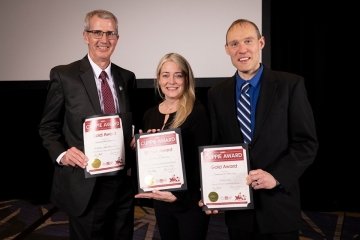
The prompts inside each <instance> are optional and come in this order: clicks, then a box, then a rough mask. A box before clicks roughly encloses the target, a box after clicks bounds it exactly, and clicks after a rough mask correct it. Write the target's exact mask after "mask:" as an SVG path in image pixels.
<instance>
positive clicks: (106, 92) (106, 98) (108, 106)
mask: <svg viewBox="0 0 360 240" xmlns="http://www.w3.org/2000/svg"><path fill="white" fill-rule="evenodd" d="M99 78H100V79H101V94H102V99H103V103H104V113H105V114H108V113H115V112H116V111H115V104H114V97H113V95H112V92H111V89H110V86H109V84H108V81H107V74H106V72H105V71H102V72H101V73H100V76H99Z"/></svg>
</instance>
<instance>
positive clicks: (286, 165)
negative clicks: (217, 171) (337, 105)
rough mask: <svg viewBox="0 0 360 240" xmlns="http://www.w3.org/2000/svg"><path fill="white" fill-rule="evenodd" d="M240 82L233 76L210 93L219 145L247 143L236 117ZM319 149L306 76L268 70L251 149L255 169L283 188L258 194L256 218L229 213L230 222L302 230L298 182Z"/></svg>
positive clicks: (263, 79)
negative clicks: (237, 89)
mask: <svg viewBox="0 0 360 240" xmlns="http://www.w3.org/2000/svg"><path fill="white" fill-rule="evenodd" d="M235 83H236V79H235V76H233V77H232V78H229V79H226V80H225V81H223V82H221V83H219V84H217V85H216V86H214V87H213V88H212V89H210V90H209V92H208V103H209V112H210V116H211V124H212V132H213V143H214V144H233V143H242V142H243V136H242V133H241V131H240V126H239V123H238V121H237V118H236V104H235V103H236V100H235V98H236V93H235ZM317 148H318V143H317V137H316V130H315V123H314V118H313V113H312V109H311V106H310V104H309V102H308V99H307V94H306V90H305V86H304V80H303V78H302V77H300V76H297V75H294V74H290V73H285V72H278V71H272V70H270V69H268V68H265V67H264V71H263V74H262V76H261V89H260V95H259V99H258V104H257V109H256V120H255V130H254V135H253V141H252V143H251V145H250V146H249V157H250V165H251V166H250V168H251V169H259V168H260V169H263V170H265V171H268V172H269V173H270V174H272V175H273V176H274V177H275V179H277V180H278V181H279V182H280V183H281V187H276V188H274V189H272V190H257V191H254V204H255V212H254V213H255V215H253V213H252V212H250V213H249V211H228V212H226V221H227V224H228V225H233V226H238V227H241V226H243V227H244V228H245V229H247V230H248V228H249V227H252V226H249V224H250V222H251V219H256V221H255V222H256V224H257V227H258V229H259V231H260V232H284V231H292V230H297V229H299V226H300V219H301V218H300V210H301V206H300V195H299V185H298V180H299V178H300V176H301V175H302V174H303V172H304V171H305V169H306V168H307V167H308V166H309V165H310V164H311V163H312V162H313V161H314V159H315V156H316V152H317ZM254 217H255V218H254Z"/></svg>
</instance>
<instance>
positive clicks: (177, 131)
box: [135, 128, 187, 193]
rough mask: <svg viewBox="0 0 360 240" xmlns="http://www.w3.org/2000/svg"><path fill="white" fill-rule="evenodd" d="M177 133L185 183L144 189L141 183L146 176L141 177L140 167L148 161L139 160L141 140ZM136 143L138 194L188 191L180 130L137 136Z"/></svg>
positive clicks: (167, 130)
mask: <svg viewBox="0 0 360 240" xmlns="http://www.w3.org/2000/svg"><path fill="white" fill-rule="evenodd" d="M171 132H173V133H175V134H176V135H177V136H178V140H179V143H178V144H177V146H178V147H179V152H180V156H179V160H180V161H181V171H182V176H181V177H182V179H183V183H182V184H180V185H178V186H174V185H169V186H165V185H162V186H158V187H157V186H156V185H155V186H153V187H152V186H150V187H148V188H144V187H143V188H142V187H141V186H140V185H141V181H140V179H142V178H144V177H145V176H140V165H141V162H142V161H146V159H139V151H142V150H140V144H139V139H140V138H142V137H144V136H147V135H149V136H151V135H153V136H155V134H157V135H162V134H166V133H171ZM135 141H136V164H137V168H136V169H137V180H138V192H139V193H143V192H151V191H152V190H167V191H169V190H171V191H180V190H186V189H187V181H186V172H185V165H184V155H183V145H182V138H181V129H180V128H174V129H166V130H162V131H159V132H156V133H141V134H135Z"/></svg>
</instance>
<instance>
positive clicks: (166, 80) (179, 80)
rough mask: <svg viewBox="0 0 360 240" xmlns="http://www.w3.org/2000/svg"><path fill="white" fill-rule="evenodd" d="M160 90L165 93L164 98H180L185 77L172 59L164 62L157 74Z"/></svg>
mask: <svg viewBox="0 0 360 240" xmlns="http://www.w3.org/2000/svg"><path fill="white" fill-rule="evenodd" d="M158 81H159V86H160V89H161V92H162V93H163V94H164V95H165V99H168V100H170V99H171V100H176V99H180V98H181V96H182V95H183V93H184V84H185V77H184V74H183V72H182V70H181V68H180V67H179V65H177V64H176V63H174V62H172V61H167V62H165V63H164V64H163V65H162V67H161V71H160V75H159V76H158Z"/></svg>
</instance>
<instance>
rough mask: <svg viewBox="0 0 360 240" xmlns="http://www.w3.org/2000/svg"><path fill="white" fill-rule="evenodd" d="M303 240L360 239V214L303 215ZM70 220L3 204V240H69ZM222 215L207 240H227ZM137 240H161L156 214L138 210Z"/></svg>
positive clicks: (42, 209) (50, 211) (46, 208)
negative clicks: (68, 225) (68, 224)
mask: <svg viewBox="0 0 360 240" xmlns="http://www.w3.org/2000/svg"><path fill="white" fill-rule="evenodd" d="M302 219H303V226H302V229H301V240H310V239H314V240H317V239H334V240H340V239H341V240H347V239H349V240H351V239H360V213H350V212H303V213H302ZM67 223H68V222H67V218H66V216H65V214H64V213H62V212H61V211H58V210H57V209H56V208H54V207H53V206H52V205H50V204H42V205H34V204H31V203H29V202H27V201H23V200H16V199H15V200H9V201H0V239H3V240H19V239H29V240H66V239H68V228H67ZM227 239H228V238H227V232H226V227H225V225H224V219H223V215H222V214H218V215H215V216H212V218H211V220H210V225H209V233H208V240H227ZM134 240H160V237H159V233H158V231H157V227H156V219H155V216H154V211H153V209H152V208H150V207H139V206H138V207H136V209H135V228H134Z"/></svg>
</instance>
